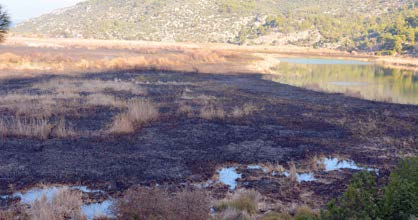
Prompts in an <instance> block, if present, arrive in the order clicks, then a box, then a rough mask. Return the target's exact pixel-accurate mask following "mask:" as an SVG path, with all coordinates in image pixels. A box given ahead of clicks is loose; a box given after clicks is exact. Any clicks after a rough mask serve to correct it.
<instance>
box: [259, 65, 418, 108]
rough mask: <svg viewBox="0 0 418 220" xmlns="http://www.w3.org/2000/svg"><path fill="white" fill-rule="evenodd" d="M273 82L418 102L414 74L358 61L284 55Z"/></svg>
mask: <svg viewBox="0 0 418 220" xmlns="http://www.w3.org/2000/svg"><path fill="white" fill-rule="evenodd" d="M273 70H274V71H275V74H274V75H270V76H266V78H267V79H270V80H273V81H275V82H280V83H285V84H289V85H294V86H299V87H304V88H308V89H312V90H317V91H327V92H337V93H344V94H346V95H349V96H354V97H359V98H364V99H369V100H377V101H386V102H393V103H401V104H418V74H417V73H415V72H414V71H410V70H401V69H391V68H385V67H381V66H377V65H374V64H370V63H366V62H359V61H344V60H328V59H309V58H288V59H281V63H280V65H278V66H276V67H275V68H274V69H273Z"/></svg>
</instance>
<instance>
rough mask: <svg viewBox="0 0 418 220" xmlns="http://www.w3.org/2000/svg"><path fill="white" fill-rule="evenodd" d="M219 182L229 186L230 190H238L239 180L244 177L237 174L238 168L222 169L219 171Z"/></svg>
mask: <svg viewBox="0 0 418 220" xmlns="http://www.w3.org/2000/svg"><path fill="white" fill-rule="evenodd" d="M218 173H219V181H220V182H221V183H223V184H225V185H227V186H229V189H231V190H235V189H236V188H237V179H239V178H241V177H242V175H241V174H239V173H237V168H236V167H227V168H222V169H220V170H219V171H218Z"/></svg>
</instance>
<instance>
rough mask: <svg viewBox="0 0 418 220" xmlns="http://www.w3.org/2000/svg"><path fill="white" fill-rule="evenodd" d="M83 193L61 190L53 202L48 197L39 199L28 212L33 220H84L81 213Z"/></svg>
mask: <svg viewBox="0 0 418 220" xmlns="http://www.w3.org/2000/svg"><path fill="white" fill-rule="evenodd" d="M82 205H83V201H82V193H81V192H78V191H71V190H69V189H63V190H60V191H59V192H58V193H57V194H56V195H54V197H53V198H52V200H51V201H48V199H47V198H46V196H45V195H44V196H42V197H41V198H40V199H37V200H36V201H35V202H34V203H33V204H31V207H30V208H29V210H28V213H29V216H30V218H31V219H32V220H45V219H48V220H62V219H73V220H84V219H86V217H85V216H84V215H83V214H82V212H81V206H82Z"/></svg>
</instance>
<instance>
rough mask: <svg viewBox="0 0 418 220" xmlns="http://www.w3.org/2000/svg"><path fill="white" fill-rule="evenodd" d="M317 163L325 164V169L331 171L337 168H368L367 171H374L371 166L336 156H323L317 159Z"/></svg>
mask: <svg viewBox="0 0 418 220" xmlns="http://www.w3.org/2000/svg"><path fill="white" fill-rule="evenodd" d="M318 163H319V164H321V163H323V164H325V171H333V170H339V169H353V170H368V171H376V172H377V170H376V169H373V168H365V167H360V166H358V165H357V164H356V163H355V162H354V161H352V160H340V159H338V158H335V157H334V158H325V159H324V160H323V161H319V162H318Z"/></svg>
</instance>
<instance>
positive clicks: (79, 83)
mask: <svg viewBox="0 0 418 220" xmlns="http://www.w3.org/2000/svg"><path fill="white" fill-rule="evenodd" d="M33 88H35V89H39V90H41V91H51V92H54V93H55V94H61V95H64V96H65V98H74V97H69V96H72V95H76V97H77V96H79V94H80V93H102V92H105V91H116V92H129V93H132V94H134V95H146V93H147V92H146V90H145V89H143V88H141V87H140V86H138V85H136V84H135V83H133V82H124V81H117V80H114V81H110V80H95V79H92V80H87V79H85V80H78V79H53V80H49V81H46V82H42V83H38V84H35V85H34V86H33Z"/></svg>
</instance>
